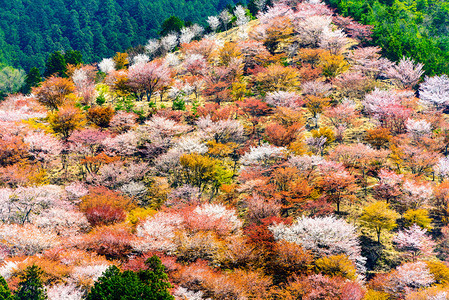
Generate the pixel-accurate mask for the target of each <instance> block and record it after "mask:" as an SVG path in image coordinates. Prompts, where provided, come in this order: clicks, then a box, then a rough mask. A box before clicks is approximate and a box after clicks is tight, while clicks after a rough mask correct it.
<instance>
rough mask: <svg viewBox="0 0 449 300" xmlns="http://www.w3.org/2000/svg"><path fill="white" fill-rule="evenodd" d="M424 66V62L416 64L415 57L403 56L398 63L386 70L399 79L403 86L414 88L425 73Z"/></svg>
mask: <svg viewBox="0 0 449 300" xmlns="http://www.w3.org/2000/svg"><path fill="white" fill-rule="evenodd" d="M423 67H424V65H423V64H421V63H418V64H415V61H414V60H413V59H411V58H405V57H403V58H402V59H401V60H400V61H399V62H398V63H397V65H395V66H392V67H391V68H389V69H388V70H386V75H387V76H388V77H390V78H392V79H395V80H397V81H398V82H399V84H400V85H401V87H402V88H412V87H413V86H415V85H416V84H417V83H418V81H419V79H420V78H421V76H422V74H424V70H423Z"/></svg>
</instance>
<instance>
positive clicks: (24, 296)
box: [14, 265, 47, 300]
mask: <svg viewBox="0 0 449 300" xmlns="http://www.w3.org/2000/svg"><path fill="white" fill-rule="evenodd" d="M42 273H43V272H42V270H41V269H40V268H39V267H38V266H36V265H32V266H29V267H28V268H27V269H26V270H25V273H24V274H23V275H22V276H21V277H20V283H19V288H18V289H17V292H16V294H15V295H14V300H45V299H47V294H46V292H45V288H44V284H43V283H42V280H41V276H42Z"/></svg>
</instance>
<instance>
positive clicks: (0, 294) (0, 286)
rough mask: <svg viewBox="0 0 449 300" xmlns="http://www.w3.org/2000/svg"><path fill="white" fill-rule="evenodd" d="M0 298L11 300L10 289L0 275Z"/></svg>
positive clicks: (0, 299)
mask: <svg viewBox="0 0 449 300" xmlns="http://www.w3.org/2000/svg"><path fill="white" fill-rule="evenodd" d="M0 300H12V296H11V291H10V290H9V287H8V284H7V283H6V280H5V278H3V277H2V276H0Z"/></svg>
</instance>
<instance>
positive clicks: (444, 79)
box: [419, 74, 449, 109]
mask: <svg viewBox="0 0 449 300" xmlns="http://www.w3.org/2000/svg"><path fill="white" fill-rule="evenodd" d="M419 98H420V100H421V102H422V103H423V104H426V105H428V106H434V107H435V108H436V109H442V108H444V107H445V106H446V104H447V103H448V102H449V77H448V76H447V75H446V74H443V75H441V76H433V77H428V76H426V78H425V80H424V82H423V83H421V85H420V86H419Z"/></svg>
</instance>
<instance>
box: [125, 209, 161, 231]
mask: <svg viewBox="0 0 449 300" xmlns="http://www.w3.org/2000/svg"><path fill="white" fill-rule="evenodd" d="M155 213H156V211H155V210H154V209H151V208H143V207H138V208H136V209H133V210H131V211H130V212H129V213H128V215H127V216H126V221H127V222H128V223H130V224H131V226H132V227H136V226H137V224H138V223H139V222H140V221H141V220H144V219H146V218H147V217H149V216H152V215H154V214H155Z"/></svg>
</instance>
